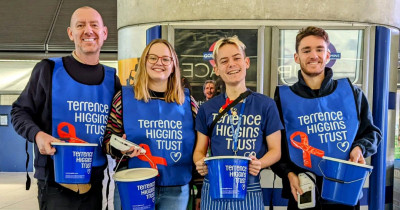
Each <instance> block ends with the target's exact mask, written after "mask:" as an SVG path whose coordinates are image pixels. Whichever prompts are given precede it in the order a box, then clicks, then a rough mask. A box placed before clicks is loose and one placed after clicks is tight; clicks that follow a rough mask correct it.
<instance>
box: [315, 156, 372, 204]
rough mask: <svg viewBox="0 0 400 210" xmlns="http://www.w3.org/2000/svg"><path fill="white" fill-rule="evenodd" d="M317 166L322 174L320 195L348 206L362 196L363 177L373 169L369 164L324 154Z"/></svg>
mask: <svg viewBox="0 0 400 210" xmlns="http://www.w3.org/2000/svg"><path fill="white" fill-rule="evenodd" d="M318 167H319V169H320V170H321V173H322V175H323V176H324V178H323V181H322V193H321V197H322V198H323V199H325V200H329V201H333V202H336V203H340V204H344V205H348V206H354V205H356V204H357V202H358V200H359V199H360V198H361V197H362V188H363V186H364V182H365V179H366V177H367V176H368V175H369V174H370V173H371V172H372V169H373V167H372V166H369V165H364V164H359V163H354V162H350V161H346V160H340V159H336V158H331V157H326V156H324V157H322V160H321V161H320V163H319V164H318Z"/></svg>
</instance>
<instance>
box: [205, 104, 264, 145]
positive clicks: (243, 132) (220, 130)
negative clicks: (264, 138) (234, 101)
mask: <svg viewBox="0 0 400 210" xmlns="http://www.w3.org/2000/svg"><path fill="white" fill-rule="evenodd" d="M235 110H236V109H235ZM217 115H218V113H213V118H214V119H215V117H216V116H217ZM231 119H232V123H231ZM238 123H239V115H238V114H237V111H234V112H232V116H231V117H230V116H229V115H228V114H225V115H224V116H222V117H221V119H220V120H219V121H218V123H217V125H216V126H215V134H216V135H217V136H221V137H223V138H225V140H226V149H227V150H232V149H233V145H234V139H233V133H234V129H236V127H237V125H238ZM232 125H233V126H232ZM232 127H233V129H232ZM260 127H261V115H251V114H250V115H245V114H243V115H242V119H241V125H240V128H239V131H238V140H237V141H238V142H237V149H238V151H241V150H246V151H256V141H257V138H258V137H259V135H260V133H261V131H260Z"/></svg>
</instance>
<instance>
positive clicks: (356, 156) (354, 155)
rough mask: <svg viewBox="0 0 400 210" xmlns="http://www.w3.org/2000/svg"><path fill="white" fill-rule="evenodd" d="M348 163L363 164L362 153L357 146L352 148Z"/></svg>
mask: <svg viewBox="0 0 400 210" xmlns="http://www.w3.org/2000/svg"><path fill="white" fill-rule="evenodd" d="M349 161H351V162H355V163H361V164H365V159H364V156H363V152H362V150H361V148H360V147H359V146H356V147H354V148H353V149H352V150H351V152H350V159H349Z"/></svg>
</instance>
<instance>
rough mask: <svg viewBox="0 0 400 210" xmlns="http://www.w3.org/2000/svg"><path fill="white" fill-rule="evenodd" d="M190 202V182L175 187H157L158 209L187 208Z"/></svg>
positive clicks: (176, 209)
mask: <svg viewBox="0 0 400 210" xmlns="http://www.w3.org/2000/svg"><path fill="white" fill-rule="evenodd" d="M188 202H189V184H186V185H183V186H174V187H161V186H159V187H156V209H157V210H171V209H174V210H185V209H186V207H187V205H188Z"/></svg>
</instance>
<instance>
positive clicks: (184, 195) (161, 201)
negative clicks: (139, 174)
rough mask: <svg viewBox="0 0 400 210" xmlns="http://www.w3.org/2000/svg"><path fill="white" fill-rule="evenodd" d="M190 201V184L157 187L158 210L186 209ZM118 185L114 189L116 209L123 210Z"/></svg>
mask: <svg viewBox="0 0 400 210" xmlns="http://www.w3.org/2000/svg"><path fill="white" fill-rule="evenodd" d="M188 202H189V184H186V185H183V186H174V187H156V209H157V210H164V209H165V210H170V209H174V210H185V209H186V207H187V205H188ZM121 209H122V207H121V199H120V198H119V191H118V187H117V186H115V190H114V210H121Z"/></svg>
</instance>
